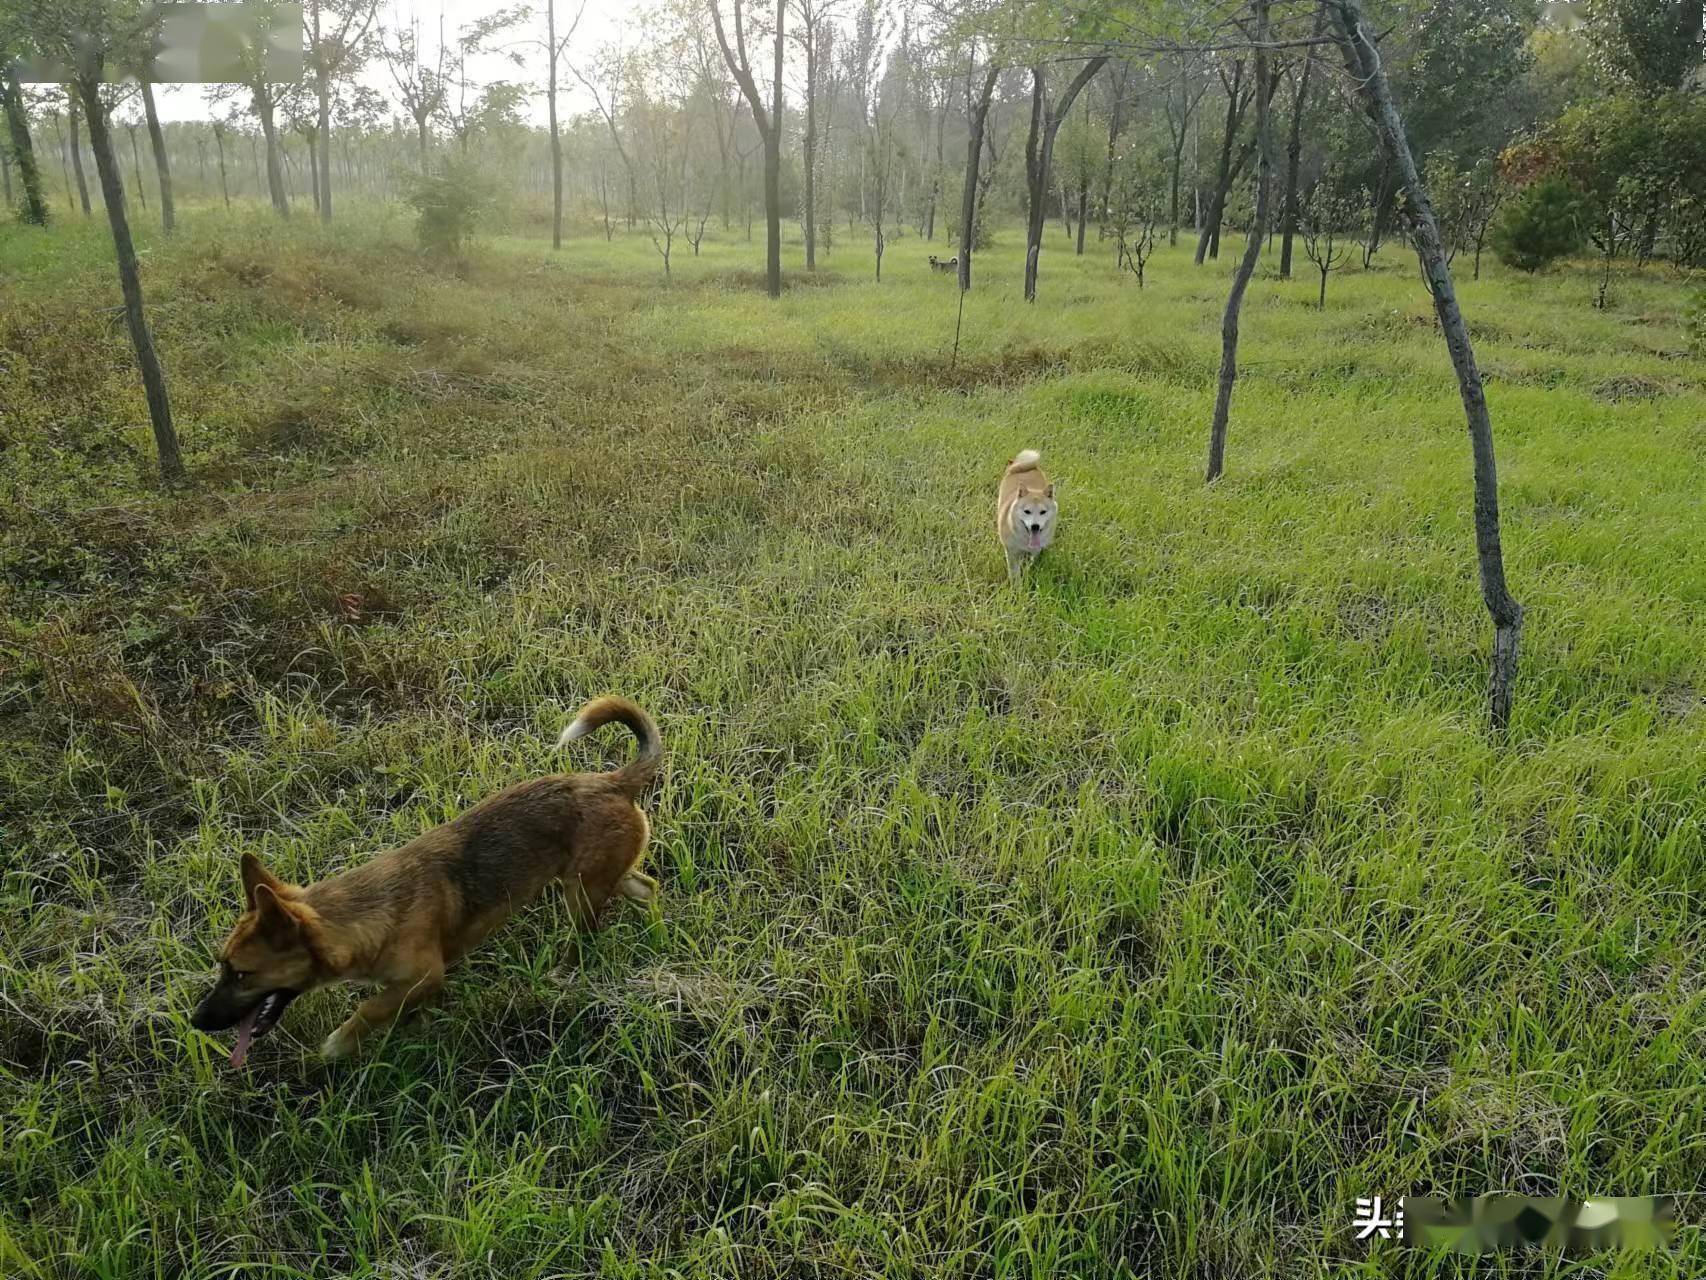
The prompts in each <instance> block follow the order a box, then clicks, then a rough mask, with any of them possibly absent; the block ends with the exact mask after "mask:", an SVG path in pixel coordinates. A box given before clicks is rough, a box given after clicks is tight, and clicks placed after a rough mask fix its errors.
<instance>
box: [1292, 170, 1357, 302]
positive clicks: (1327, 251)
mask: <svg viewBox="0 0 1706 1280" xmlns="http://www.w3.org/2000/svg"><path fill="white" fill-rule="evenodd" d="M1367 207H1368V193H1367V192H1366V191H1358V192H1352V193H1348V194H1347V193H1346V192H1345V191H1343V190H1342V188H1341V187H1340V185H1339V182H1338V180H1337V179H1336V178H1335V179H1333V180H1329V179H1327V178H1325V177H1324V178H1323V179H1322V180H1321V181H1320V182H1318V183H1316V184H1315V188H1314V190H1313V191H1311V192H1310V193H1309V199H1308V200H1306V201H1305V202H1304V206H1303V223H1302V227H1301V230H1302V232H1303V254H1304V256H1305V257H1306V258H1308V259H1309V261H1311V262H1313V263H1314V264H1315V269H1316V270H1317V271H1319V272H1320V273H1321V293H1320V295H1319V296H1318V297H1317V298H1316V300H1315V309H1316V310H1317V311H1324V310H1326V307H1327V277H1328V276H1329V275H1331V274H1332V273H1333V271H1334V270H1335V269H1336V268H1337V267H1339V266H1340V265H1341V264H1342V263H1343V262H1344V261H1345V259H1346V258H1348V257H1349V256H1350V240H1351V239H1352V238H1353V237H1354V236H1355V232H1356V221H1357V217H1358V216H1359V215H1360V214H1361V213H1362V211H1363V210H1364V209H1366V208H1367Z"/></svg>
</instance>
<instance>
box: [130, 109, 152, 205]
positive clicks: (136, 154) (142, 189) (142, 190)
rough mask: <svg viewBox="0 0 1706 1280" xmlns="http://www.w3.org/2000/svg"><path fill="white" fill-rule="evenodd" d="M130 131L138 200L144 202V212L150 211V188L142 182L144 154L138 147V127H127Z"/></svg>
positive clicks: (132, 170) (131, 160) (132, 162)
mask: <svg viewBox="0 0 1706 1280" xmlns="http://www.w3.org/2000/svg"><path fill="white" fill-rule="evenodd" d="M127 127H128V128H129V130H130V171H131V172H132V173H134V174H135V175H136V198H137V199H138V200H140V201H141V202H142V209H143V212H145V213H146V212H147V211H148V188H147V187H146V186H145V185H143V182H142V152H141V151H139V150H138V149H137V146H136V126H135V125H129V126H127Z"/></svg>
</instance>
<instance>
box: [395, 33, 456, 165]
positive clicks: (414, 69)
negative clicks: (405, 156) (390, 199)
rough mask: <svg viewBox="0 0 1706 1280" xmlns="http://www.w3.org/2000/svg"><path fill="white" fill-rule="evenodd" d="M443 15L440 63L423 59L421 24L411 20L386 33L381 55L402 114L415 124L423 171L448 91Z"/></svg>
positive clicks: (440, 35)
mask: <svg viewBox="0 0 1706 1280" xmlns="http://www.w3.org/2000/svg"><path fill="white" fill-rule="evenodd" d="M443 28H444V15H443V13H442V12H441V13H440V14H439V33H438V60H437V62H436V64H435V65H433V66H430V67H429V66H427V65H426V62H425V61H424V60H423V59H422V56H421V30H420V20H419V19H418V18H416V19H411V20H410V23H409V25H408V26H407V27H398V28H396V29H395V30H393V31H387V32H385V33H383V36H382V38H381V40H380V45H379V52H380V56H381V57H382V58H383V59H384V62H385V68H386V70H387V71H388V72H390V75H391V83H392V84H394V85H396V86H397V97H398V99H399V100H400V101H401V102H402V104H403V110H405V111H407V112H408V113H409V118H410V119H412V120H413V121H414V122H415V144H416V148H417V152H418V155H419V161H420V167H421V169H422V170H423V171H424V170H425V169H426V162H427V125H428V124H429V123H430V122H431V121H432V120H433V119H434V118H435V117H436V116H437V115H438V114H439V112H440V111H442V110H443V109H444V96H445V91H446V85H445V79H444V59H445V56H446V49H445V44H444V29H443Z"/></svg>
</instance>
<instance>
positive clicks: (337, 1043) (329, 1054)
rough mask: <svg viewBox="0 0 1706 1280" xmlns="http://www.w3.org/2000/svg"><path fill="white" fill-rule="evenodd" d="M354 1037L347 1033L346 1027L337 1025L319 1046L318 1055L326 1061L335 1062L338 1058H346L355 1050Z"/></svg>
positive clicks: (355, 1042)
mask: <svg viewBox="0 0 1706 1280" xmlns="http://www.w3.org/2000/svg"><path fill="white" fill-rule="evenodd" d="M356 1044H357V1041H356V1038H355V1037H354V1036H353V1035H351V1034H350V1033H349V1030H348V1028H346V1027H339V1028H338V1029H337V1030H336V1031H334V1032H332V1034H331V1035H329V1036H327V1037H326V1039H325V1042H324V1043H323V1044H321V1046H320V1056H321V1057H322V1058H325V1059H326V1060H327V1061H328V1062H336V1061H337V1060H338V1059H339V1058H347V1057H349V1056H350V1054H352V1053H354V1052H355V1049H356Z"/></svg>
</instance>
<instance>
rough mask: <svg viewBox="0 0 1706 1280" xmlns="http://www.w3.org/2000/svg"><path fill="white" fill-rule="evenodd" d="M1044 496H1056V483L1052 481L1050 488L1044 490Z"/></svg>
mask: <svg viewBox="0 0 1706 1280" xmlns="http://www.w3.org/2000/svg"><path fill="white" fill-rule="evenodd" d="M1043 497H1045V498H1052V497H1054V485H1053V484H1052V483H1051V484H1050V485H1049V487H1048V488H1046V489H1044V490H1043Z"/></svg>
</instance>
